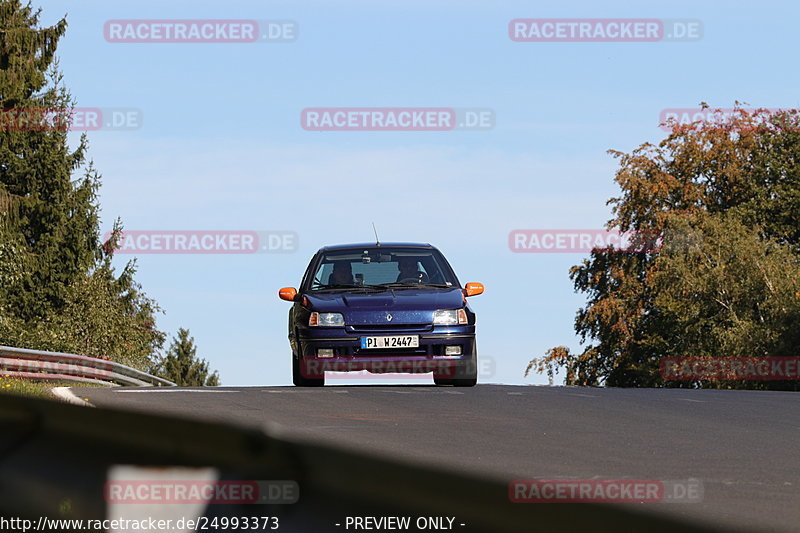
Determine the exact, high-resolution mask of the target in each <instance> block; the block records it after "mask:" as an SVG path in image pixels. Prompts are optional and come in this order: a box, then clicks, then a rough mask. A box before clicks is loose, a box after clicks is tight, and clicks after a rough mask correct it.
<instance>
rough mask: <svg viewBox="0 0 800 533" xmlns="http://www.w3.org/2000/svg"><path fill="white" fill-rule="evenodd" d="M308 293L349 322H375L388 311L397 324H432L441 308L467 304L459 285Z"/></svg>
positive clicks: (319, 306)
mask: <svg viewBox="0 0 800 533" xmlns="http://www.w3.org/2000/svg"><path fill="white" fill-rule="evenodd" d="M305 296H306V297H307V298H308V301H309V303H310V304H311V305H310V307H311V309H313V310H314V311H319V312H323V313H342V314H343V315H345V317H346V318H347V322H348V323H349V324H373V323H375V322H376V319H375V317H376V316H378V315H379V316H380V317H381V320H380V322H382V321H383V320H384V319H383V317H384V316H385V314H386V313H387V312H388V313H391V314H392V315H393V319H394V322H395V323H397V324H424V323H428V324H429V323H430V321H431V318H432V316H433V311H435V310H437V309H459V308H462V307H464V293H463V292H462V290H461V289H459V288H452V289H402V290H387V291H381V292H369V291H339V292H327V293H325V292H323V293H317V294H306V295H305Z"/></svg>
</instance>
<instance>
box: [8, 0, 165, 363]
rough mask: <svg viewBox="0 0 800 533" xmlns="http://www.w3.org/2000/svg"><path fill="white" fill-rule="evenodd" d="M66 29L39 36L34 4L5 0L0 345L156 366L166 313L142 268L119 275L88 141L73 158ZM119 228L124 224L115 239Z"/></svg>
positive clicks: (83, 140) (59, 25) (82, 142)
mask: <svg viewBox="0 0 800 533" xmlns="http://www.w3.org/2000/svg"><path fill="white" fill-rule="evenodd" d="M66 28H67V24H66V20H61V21H59V22H58V23H56V24H55V25H54V26H52V27H49V28H41V27H39V12H38V11H34V10H32V9H31V7H30V5H24V6H23V5H22V4H21V3H20V2H19V0H2V1H0V74H2V75H0V113H2V119H3V122H2V127H0V344H7V345H13V346H19V347H24V348H34V349H45V350H57V351H66V352H73V353H79V354H83V355H89V356H95V357H102V358H108V359H113V360H116V361H119V362H122V363H125V364H129V365H131V366H134V367H138V368H140V369H143V370H147V369H149V367H150V366H152V364H153V358H154V356H155V354H156V352H157V351H158V350H159V349H160V347H161V346H162V345H163V342H164V337H165V335H164V333H162V332H160V331H158V330H157V329H155V327H154V325H155V314H156V313H157V312H159V308H158V306H157V304H156V303H155V302H154V301H152V300H150V299H148V298H147V297H146V296H145V295H144V294H143V293H142V292H141V288H140V286H139V285H138V284H137V283H136V282H135V280H134V274H135V270H136V269H135V263H134V262H129V263H128V264H127V265H126V266H125V267H124V268H123V269H122V271H121V273H119V275H117V274H116V273H115V271H114V268H113V267H112V266H111V260H112V255H111V254H112V253H113V248H114V247H113V246H111V245H109V246H103V245H102V243H101V242H100V237H99V205H98V201H97V192H98V189H99V187H100V175H99V174H98V173H97V171H96V170H95V169H94V168H93V166H92V164H91V162H87V161H86V157H85V153H86V150H87V140H86V137H85V136H83V137H81V139H80V142H79V143H78V146H77V147H76V148H75V149H74V150H73V149H70V147H69V145H68V143H67V132H68V126H69V124H70V122H71V117H70V113H71V110H72V108H73V106H74V103H73V100H72V97H71V96H70V94H69V93H68V91H67V90H66V88H65V87H64V86H63V83H62V78H61V75H60V73H59V71H58V68H57V62H56V60H55V52H56V48H57V45H58V41H59V39H60V38H61V37H62V36H63V35H64V32H65V31H66ZM20 117H24V120H22V119H20ZM75 174H79V177H77V178H73V176H74V175H75ZM121 229H122V226H121V224H120V223H119V221H117V223H116V224H115V233H114V237H113V239H118V237H119V232H120V231H121Z"/></svg>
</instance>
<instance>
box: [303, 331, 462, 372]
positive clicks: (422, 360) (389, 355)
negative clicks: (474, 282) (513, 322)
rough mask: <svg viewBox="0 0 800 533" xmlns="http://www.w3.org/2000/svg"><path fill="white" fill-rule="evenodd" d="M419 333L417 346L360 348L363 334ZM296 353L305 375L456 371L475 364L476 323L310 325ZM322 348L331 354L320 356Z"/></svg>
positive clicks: (304, 332)
mask: <svg viewBox="0 0 800 533" xmlns="http://www.w3.org/2000/svg"><path fill="white" fill-rule="evenodd" d="M385 335H418V336H419V347H418V348H400V349H397V348H391V349H390V348H378V349H374V348H373V349H364V348H361V337H365V336H385ZM298 340H299V346H298V349H297V352H296V353H297V354H298V356H299V357H300V361H299V363H300V365H301V370H302V371H303V374H304V375H306V377H319V376H321V375H323V374H324V373H325V372H326V371H328V372H353V371H361V370H366V371H368V372H370V373H373V374H384V373H412V374H419V373H427V372H434V374H437V375H444V376H446V375H448V374H455V373H456V372H457V371H458V370H459V369H465V368H468V367H469V365H474V364H475V352H476V350H475V326H474V325H468V326H428V327H426V328H424V329H423V328H417V329H413V328H408V329H399V328H398V329H374V330H373V329H370V330H366V331H365V330H354V329H353V328H350V327H345V328H307V329H305V330H303V331H302V332H301V335H300V337H299V339H298ZM446 346H459V347H460V348H461V355H445V347H446ZM320 348H327V349H332V350H333V356H332V357H320V356H318V350H319V349H320Z"/></svg>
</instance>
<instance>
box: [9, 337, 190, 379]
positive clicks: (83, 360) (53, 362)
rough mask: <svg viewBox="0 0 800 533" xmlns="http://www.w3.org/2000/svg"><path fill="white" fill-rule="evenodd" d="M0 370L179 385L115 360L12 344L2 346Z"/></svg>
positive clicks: (30, 376)
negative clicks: (29, 348) (20, 346)
mask: <svg viewBox="0 0 800 533" xmlns="http://www.w3.org/2000/svg"><path fill="white" fill-rule="evenodd" d="M0 374H2V375H4V376H11V377H18V378H25V379H46V380H59V381H74V382H79V383H94V384H99V385H109V386H113V385H123V386H132V387H146V386H168V387H174V386H175V384H174V383H172V382H171V381H167V380H166V379H162V378H159V377H156V376H151V375H150V374H148V373H146V372H142V371H141V370H137V369H135V368H131V367H129V366H126V365H123V364H120V363H115V362H113V361H106V360H104V359H97V358H94V357H86V356H83V355H75V354H71V353H61V352H45V351H41V350H28V349H25V348H14V347H11V346H0Z"/></svg>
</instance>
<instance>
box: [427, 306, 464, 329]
mask: <svg viewBox="0 0 800 533" xmlns="http://www.w3.org/2000/svg"><path fill="white" fill-rule="evenodd" d="M433 323H434V325H437V326H447V325H455V324H466V323H467V312H466V311H464V310H463V309H440V310H438V311H434V312H433Z"/></svg>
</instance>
